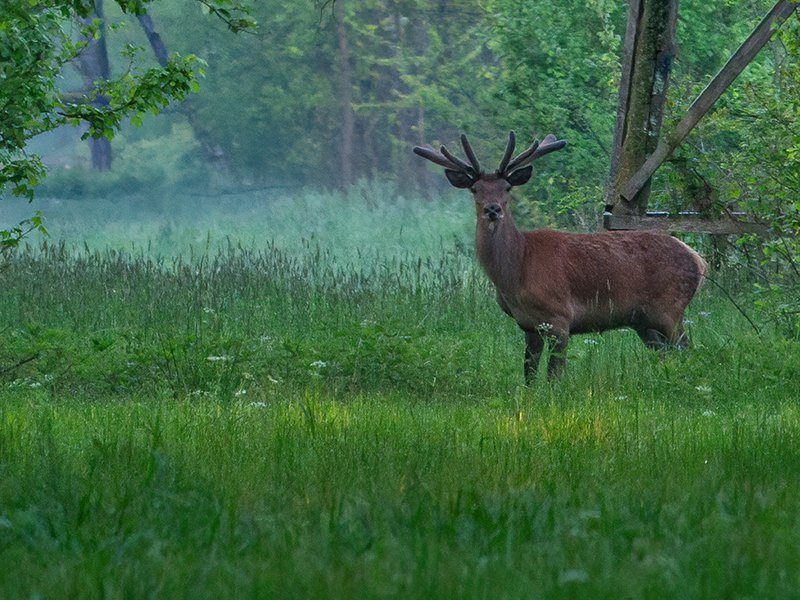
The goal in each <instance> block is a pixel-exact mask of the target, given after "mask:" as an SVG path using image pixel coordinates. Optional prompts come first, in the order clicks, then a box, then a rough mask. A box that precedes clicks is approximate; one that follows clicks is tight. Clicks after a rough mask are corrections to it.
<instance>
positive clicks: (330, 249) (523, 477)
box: [0, 205, 800, 599]
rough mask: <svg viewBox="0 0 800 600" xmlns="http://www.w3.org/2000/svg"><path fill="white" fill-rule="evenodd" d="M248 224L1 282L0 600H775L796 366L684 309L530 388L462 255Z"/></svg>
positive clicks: (793, 347)
mask: <svg viewBox="0 0 800 600" xmlns="http://www.w3.org/2000/svg"><path fill="white" fill-rule="evenodd" d="M351 208H352V207H351ZM319 210H320V211H322V209H321V208H319ZM393 210H395V209H394V208H392V207H389V208H387V211H388V213H387V214H391V213H392V211H393ZM409 210H415V211H418V212H417V213H416V214H417V215H418V216H419V218H420V220H421V222H425V218H424V216H423V215H424V214H425V205H421V207H415V208H413V209H409ZM463 210H464V211H465V212H466V213H467V216H469V212H470V211H471V209H470V208H468V207H463ZM333 212H334V213H335V212H336V210H334V211H333ZM252 214H253V219H252V220H251V221H252V222H248V224H247V227H248V228H251V229H253V230H254V229H256V228H258V227H261V226H262V225H263V228H264V231H265V234H264V235H265V237H264V239H263V240H261V241H259V242H258V243H255V242H254V241H253V240H250V241H248V240H247V239H246V237H247V236H246V235H245V237H244V238H242V237H241V236H240V238H239V239H235V238H232V237H230V236H229V235H228V234H226V233H225V232H223V231H220V230H215V231H214V233H213V234H212V237H213V239H214V243H213V244H209V245H207V246H206V247H205V248H199V247H195V248H194V249H193V250H192V251H191V252H189V253H187V254H186V255H185V256H184V257H180V256H178V253H177V252H174V251H173V252H171V253H169V254H168V256H167V257H165V258H162V257H160V256H163V254H162V253H161V251H160V248H159V249H158V250H159V251H158V252H153V251H152V248H151V252H148V251H147V245H146V243H139V242H137V243H136V244H134V245H133V248H134V249H133V250H132V251H131V249H130V248H131V245H130V244H128V243H124V244H122V246H123V247H126V248H127V250H126V251H119V250H114V249H110V248H108V247H104V242H103V240H102V232H103V230H102V228H98V229H97V230H94V229H92V228H91V227H88V228H87V237H90V238H91V240H90V242H89V244H88V245H87V246H86V247H85V248H82V246H81V245H80V244H76V243H75V242H76V241H77V240H76V239H74V238H73V239H72V241H70V242H65V243H63V244H61V243H59V242H57V241H53V242H50V243H49V244H48V245H47V246H46V247H44V248H34V249H27V250H23V251H20V252H19V253H17V255H16V256H15V257H14V258H13V260H11V261H9V262H7V263H5V264H3V265H2V266H0V287H1V288H2V294H0V336H2V338H0V339H2V344H1V345H0V564H2V565H4V567H3V568H2V569H0V597H2V598H4V599H5V598H10V599H13V598H31V597H42V598H54V597H58V598H61V597H80V598H126V599H127V598H144V597H158V598H173V597H194V598H197V597H201V598H219V597H259V598H262V597H281V598H283V597H302V598H307V597H341V598H350V597H370V598H374V597H402V598H409V597H411V598H440V597H445V598H449V597H453V598H455V597H458V598H464V597H467V598H473V597H474V598H537V597H549V598H719V597H731V598H781V597H785V598H790V597H796V590H797V589H798V587H799V586H800V546H798V544H797V539H798V536H799V535H800V517H799V516H798V515H800V408H799V406H800V405H799V404H798V400H799V399H800V398H798V392H797V387H798V386H797V383H798V381H800V343H798V341H797V340H791V339H786V338H784V337H781V336H780V335H778V333H777V332H776V331H774V330H773V329H772V328H770V327H769V325H768V324H765V323H759V325H760V326H761V330H762V333H761V335H756V334H755V333H754V332H753V330H752V328H750V326H749V325H748V323H747V321H746V320H745V319H744V318H743V317H742V316H741V315H740V314H739V312H738V311H737V310H736V309H735V308H734V307H733V306H732V305H731V304H730V303H729V302H728V301H727V300H726V299H725V298H723V297H721V296H720V295H719V294H718V292H716V291H715V290H714V289H713V286H707V287H706V288H705V289H704V290H703V291H702V293H701V295H700V296H699V297H698V298H697V299H696V301H695V303H694V304H693V305H692V307H691V310H690V313H689V314H688V315H687V316H688V318H689V319H690V320H691V321H692V322H693V323H692V324H691V325H690V329H691V334H692V339H693V347H692V348H691V349H689V350H686V351H683V352H675V353H672V354H670V355H668V356H667V357H666V358H664V359H661V358H659V356H658V355H657V354H655V353H653V352H650V351H648V350H646V349H645V348H644V346H643V345H642V344H641V343H640V342H639V341H638V338H636V336H635V335H634V334H632V333H630V332H623V331H620V332H611V333H608V334H604V335H602V336H579V337H576V338H574V339H573V341H572V343H571V345H570V348H569V354H568V359H569V365H568V369H567V372H566V373H565V374H564V376H563V377H561V378H559V379H558V380H556V381H554V382H548V381H546V380H544V379H542V378H539V379H538V380H537V381H535V382H534V384H533V385H532V386H531V387H530V388H526V387H524V386H523V385H522V350H523V341H522V336H521V334H520V333H519V331H518V330H517V328H516V326H515V325H514V324H513V322H511V321H510V320H509V319H508V318H506V317H505V316H504V315H503V314H502V312H501V311H500V310H499V308H498V307H497V306H496V305H495V303H494V300H493V295H492V290H491V288H490V286H489V285H488V284H487V283H486V281H485V278H484V277H483V276H482V274H481V273H480V272H479V271H478V270H477V268H476V266H475V261H474V257H473V256H472V251H471V249H470V247H469V245H468V240H466V238H465V235H462V234H458V235H455V234H453V233H452V231H451V230H450V229H448V227H449V226H447V227H445V228H444V229H443V230H437V229H436V228H435V227H434V225H430V227H431V229H430V230H428V233H424V234H422V233H421V234H420V235H421V236H422V238H420V239H424V240H427V241H425V242H424V243H423V242H420V245H419V246H418V247H416V246H413V245H412V246H408V247H407V248H400V246H396V247H391V248H389V249H388V250H386V251H385V252H383V251H382V250H380V243H381V241H383V240H385V239H397V237H395V238H391V235H390V233H389V231H390V230H391V222H390V221H389V220H388V219H387V220H384V221H381V222H380V224H378V225H375V226H373V227H372V228H370V227H365V226H364V224H365V220H366V221H367V222H369V221H371V220H374V219H375V216H376V215H381V214H384V213H382V212H381V209H380V208H375V209H374V212H373V213H372V217H370V218H367V217H369V213H365V212H364V211H362V210H360V209H359V210H350V211H349V212H347V214H346V215H345V218H344V219H343V221H341V223H340V225H341V227H340V228H339V229H337V227H339V225H337V226H332V231H334V232H336V234H335V235H333V234H332V238H331V239H330V240H328V243H325V244H323V243H322V242H321V240H320V239H319V238H316V239H311V240H310V241H308V240H307V241H305V242H301V241H298V239H295V237H292V236H288V237H281V235H282V234H281V231H280V229H281V223H282V222H284V221H279V222H278V223H277V224H272V225H269V224H268V223H265V221H263V220H262V221H257V220H255V215H256V212H255V211H254V212H253V213H252ZM365 215H366V216H365ZM340 217H342V215H339V216H338V217H333V216H331V215H329V214H328V215H326V214H318V215H316V216H315V219H318V220H319V221H325V220H326V219H334V218H335V219H339V218H340ZM93 219H94V217H92V216H87V217H86V220H87V221H88V222H91V221H92V220H93ZM217 220H219V219H217ZM378 220H379V221H380V219H378ZM337 223H339V221H337ZM64 227H67V228H68V227H77V226H76V225H70V224H69V221H66V223H65V225H64ZM298 227H299V226H298ZM150 231H152V229H151V230H150ZM197 231H198V232H200V233H199V235H200V237H201V238H202V237H203V236H205V238H206V239H208V237H209V236H208V234H204V233H202V230H201V229H198V230H197ZM443 232H449V233H443ZM271 233H275V235H274V236H273V235H271ZM184 235H185V231H184V230H183V229H180V228H179V227H177V226H176V228H175V229H174V230H172V231H171V232H170V233H169V235H168V236H167V237H166V238H165V239H164V240H163V244H164V247H171V248H172V249H173V250H174V249H175V247H177V246H178V245H179V244H180V240H183V239H184ZM297 235H299V230H298V233H297ZM394 235H395V236H398V235H400V234H399V233H397V232H395V234H394ZM217 240H219V241H220V243H219V244H217V243H216V241H217ZM270 240H274V241H270ZM348 240H349V242H348ZM353 240H355V241H356V243H355V244H351V243H350V242H353ZM448 240H449V241H448ZM454 240H455V241H454ZM118 245H119V244H118ZM183 248H186V246H183ZM741 302H742V304H745V300H744V299H742V300H741Z"/></svg>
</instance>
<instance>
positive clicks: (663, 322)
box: [634, 316, 689, 352]
mask: <svg viewBox="0 0 800 600" xmlns="http://www.w3.org/2000/svg"><path fill="white" fill-rule="evenodd" d="M634 329H635V330H636V333H638V334H639V337H640V338H641V339H642V341H643V342H644V343H645V344H646V345H647V347H648V348H652V349H653V350H658V351H659V352H663V351H664V350H666V349H668V348H679V349H683V348H685V347H686V346H688V345H689V338H688V336H687V335H686V331H684V328H683V319H682V318H677V319H673V318H671V317H666V316H664V317H662V318H660V319H658V320H654V319H647V320H642V321H640V322H638V323H636V324H635V326H634Z"/></svg>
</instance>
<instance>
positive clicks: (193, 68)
mask: <svg viewBox="0 0 800 600" xmlns="http://www.w3.org/2000/svg"><path fill="white" fill-rule="evenodd" d="M116 3H117V5H118V6H119V7H120V9H121V10H122V11H123V12H125V13H132V14H135V15H142V14H145V12H146V9H147V6H148V2H147V1H146V0H117V1H116ZM204 6H206V7H207V8H209V10H210V11H211V12H212V13H213V14H215V15H216V16H218V17H220V18H222V19H223V20H225V21H226V23H227V24H228V26H229V28H231V29H234V30H236V31H239V30H243V29H250V28H252V27H254V26H255V22H254V21H253V20H252V19H251V18H250V17H249V16H248V13H249V8H248V7H247V6H246V5H243V4H241V3H240V2H238V0H209V1H208V2H204ZM93 11H94V3H93V2H85V1H83V0H3V4H2V10H1V11H0V110H2V112H3V119H2V121H0V165H2V168H0V190H4V189H7V188H10V190H11V192H12V193H13V194H14V195H17V196H25V197H27V198H28V199H29V200H30V199H32V198H33V192H34V189H35V188H36V186H37V185H39V184H40V182H41V180H42V176H43V174H44V168H43V165H42V161H41V159H40V158H39V157H38V156H36V155H30V154H28V151H27V148H26V145H27V143H28V141H29V140H30V139H31V138H33V137H34V136H36V135H38V134H40V133H43V132H46V131H51V130H53V129H55V128H57V127H60V126H62V125H67V124H71V125H77V124H81V123H85V124H87V125H88V129H87V131H86V132H85V133H84V134H83V136H84V138H86V137H94V138H99V137H105V138H108V139H111V138H113V137H114V134H115V132H116V131H118V130H119V128H120V125H121V123H122V122H123V119H126V118H128V117H130V118H131V119H132V121H133V122H134V123H140V122H141V118H142V115H143V114H145V113H147V112H151V113H154V114H157V113H158V112H160V111H161V110H162V109H163V108H165V107H166V106H168V105H169V104H170V103H171V102H175V101H180V100H182V99H183V98H185V97H186V96H187V94H189V93H190V92H192V91H195V92H196V91H197V90H198V89H199V84H198V78H199V77H201V76H202V75H203V65H204V63H203V62H202V61H200V60H199V59H197V58H196V57H195V56H194V55H188V56H184V57H181V56H179V55H173V56H172V57H170V59H169V61H168V63H167V64H166V65H164V66H162V67H151V68H145V69H142V70H141V71H139V72H131V71H129V72H126V73H124V74H123V75H122V76H120V77H118V78H116V79H111V80H108V81H98V82H95V84H96V85H95V87H94V89H93V90H92V91H91V93H90V94H89V95H88V96H85V97H79V98H76V97H74V95H70V94H65V93H63V92H62V91H61V90H59V89H58V85H57V84H58V79H59V77H60V76H61V74H62V71H63V70H64V68H65V66H66V65H67V64H68V63H69V62H70V61H71V60H73V59H75V57H76V56H77V55H78V54H79V53H80V51H81V50H82V49H83V48H84V47H85V46H86V41H85V40H86V39H91V38H92V37H95V36H97V35H99V33H98V31H99V29H98V24H97V23H96V22H91V23H88V24H84V25H82V26H81V27H80V31H79V35H77V36H76V35H73V34H72V33H71V32H70V29H69V27H68V25H69V24H70V23H76V22H77V21H78V19H79V18H84V19H85V18H87V17H89V16H90V15H92V13H93ZM76 39H79V40H81V41H75V40H76ZM101 98H102V99H103V101H102V102H97V100H98V99H101ZM37 218H38V217H37ZM20 231H21V229H20V227H18V228H16V229H15V230H13V231H5V232H3V240H4V241H9V240H13V239H15V236H16V235H17V234H18V233H19V232H20ZM3 247H5V248H8V245H4V246H3Z"/></svg>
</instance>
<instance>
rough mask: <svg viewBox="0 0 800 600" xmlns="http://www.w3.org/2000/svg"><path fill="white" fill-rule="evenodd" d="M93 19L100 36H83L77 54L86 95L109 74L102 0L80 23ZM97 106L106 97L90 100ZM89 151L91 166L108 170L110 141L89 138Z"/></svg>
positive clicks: (97, 1)
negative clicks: (98, 22)
mask: <svg viewBox="0 0 800 600" xmlns="http://www.w3.org/2000/svg"><path fill="white" fill-rule="evenodd" d="M95 19H98V20H99V21H100V36H99V38H97V39H95V38H93V37H87V38H84V40H83V41H85V42H86V44H87V45H86V48H84V49H83V51H82V52H81V53H80V54H79V55H78V71H80V74H81V79H82V80H83V89H84V93H85V94H86V95H89V94H91V92H92V90H93V89H94V87H95V82H97V81H102V80H106V79H108V78H109V77H110V75H111V69H110V68H109V63H108V48H107V47H106V32H105V20H104V17H103V0H96V1H95V12H94V14H92V15H89V16H88V17H86V18H84V19H81V25H83V26H89V25H91V24H92V23H93V22H94V20H95ZM92 104H93V105H94V106H97V107H104V106H107V105H108V98H107V97H105V96H98V97H97V98H95V99H94V100H93V101H92ZM89 151H90V152H91V157H92V167H93V168H94V169H95V170H97V171H108V170H109V169H110V168H111V161H112V154H111V142H110V141H109V140H107V139H106V138H98V139H94V138H89Z"/></svg>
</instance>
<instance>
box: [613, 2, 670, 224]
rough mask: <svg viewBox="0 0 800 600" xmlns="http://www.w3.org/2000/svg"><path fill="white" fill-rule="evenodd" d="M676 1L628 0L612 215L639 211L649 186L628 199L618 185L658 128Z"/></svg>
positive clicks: (643, 156)
mask: <svg viewBox="0 0 800 600" xmlns="http://www.w3.org/2000/svg"><path fill="white" fill-rule="evenodd" d="M677 19H678V0H631V3H630V7H629V9H628V26H627V30H626V32H625V46H624V56H623V64H622V79H621V81H620V96H619V104H618V106H617V123H616V128H615V131H614V145H613V152H612V157H611V176H610V177H609V183H608V187H607V189H606V207H607V210H610V207H612V206H614V205H617V206H616V208H615V209H614V214H617V215H642V214H644V212H645V210H646V209H647V199H648V197H649V195H650V189H649V186H643V187H642V188H641V189H640V190H638V193H637V194H636V195H635V196H634V197H633V198H621V195H620V193H619V192H620V189H621V188H622V186H624V185H625V184H626V183H627V182H628V180H629V179H630V178H631V177H632V176H633V174H634V173H636V172H637V171H638V170H639V169H640V168H641V166H642V165H643V164H644V162H645V161H646V160H647V157H648V156H649V155H650V154H651V153H652V152H653V151H654V150H655V148H656V146H657V144H658V138H659V133H660V131H661V121H662V118H663V115H664V103H665V101H666V97H667V83H668V80H669V74H670V70H671V68H672V59H673V57H674V55H675V27H676V24H677Z"/></svg>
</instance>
